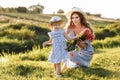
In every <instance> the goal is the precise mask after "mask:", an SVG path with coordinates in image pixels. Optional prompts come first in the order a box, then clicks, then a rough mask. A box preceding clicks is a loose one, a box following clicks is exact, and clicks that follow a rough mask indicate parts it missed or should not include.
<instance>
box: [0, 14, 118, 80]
mask: <svg viewBox="0 0 120 80" xmlns="http://www.w3.org/2000/svg"><path fill="white" fill-rule="evenodd" d="M52 15H53V14H21V13H0V80H119V79H120V55H119V52H120V41H119V40H120V21H116V20H106V19H105V20H103V19H102V18H100V19H99V20H98V18H96V17H93V16H92V17H90V16H89V18H88V20H89V21H90V22H91V24H92V25H93V27H94V31H95V35H96V38H95V40H94V41H93V42H92V45H93V47H94V49H95V54H94V56H93V59H92V62H91V67H90V68H85V67H78V68H75V69H70V68H69V69H66V70H64V71H63V72H62V78H60V79H57V78H56V77H55V75H54V73H53V64H51V63H50V62H48V61H47V59H48V55H49V52H50V49H51V47H47V48H44V49H43V48H41V44H42V42H43V41H45V40H48V36H47V32H48V31H50V30H49V28H48V22H49V21H48V20H49V19H50V17H51V16H52ZM54 15H55V14H54ZM60 16H61V17H62V18H63V19H64V20H65V21H66V18H65V16H64V15H60ZM63 27H64V25H63Z"/></svg>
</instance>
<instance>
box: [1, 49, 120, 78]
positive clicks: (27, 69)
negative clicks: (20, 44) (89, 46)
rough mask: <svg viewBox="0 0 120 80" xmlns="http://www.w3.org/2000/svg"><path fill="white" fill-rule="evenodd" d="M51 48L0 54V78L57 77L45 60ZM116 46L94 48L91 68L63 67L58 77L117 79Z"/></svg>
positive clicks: (119, 64)
mask: <svg viewBox="0 0 120 80" xmlns="http://www.w3.org/2000/svg"><path fill="white" fill-rule="evenodd" d="M50 49H51V47H48V48H44V49H40V48H34V49H33V50H32V51H28V52H26V53H24V54H23V53H21V54H17V55H14V54H12V55H8V54H5V53H3V54H4V56H1V57H0V65H1V66H0V79H2V80H57V79H56V78H55V75H54V73H53V70H54V69H53V64H51V63H50V62H48V61H47V58H48V55H49V52H50ZM119 52H120V47H118V48H108V49H97V50H96V51H95V54H94V56H93V59H92V62H91V67H90V68H85V67H78V68H75V69H66V70H64V71H63V72H62V75H63V78H61V79H60V80H118V79H119V78H120V76H119V75H120V55H119Z"/></svg>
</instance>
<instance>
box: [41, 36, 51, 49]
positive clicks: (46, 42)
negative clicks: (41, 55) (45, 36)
mask: <svg viewBox="0 0 120 80" xmlns="http://www.w3.org/2000/svg"><path fill="white" fill-rule="evenodd" d="M47 45H52V38H50V39H49V40H48V41H45V42H43V44H42V46H43V47H46V46H47Z"/></svg>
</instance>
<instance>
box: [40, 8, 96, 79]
mask: <svg viewBox="0 0 120 80" xmlns="http://www.w3.org/2000/svg"><path fill="white" fill-rule="evenodd" d="M66 17H67V19H68V23H67V25H66V27H65V29H61V25H62V22H63V20H62V18H61V17H59V16H53V17H52V18H51V19H50V21H49V26H50V29H51V32H48V35H49V40H48V41H45V42H43V44H42V45H43V47H46V46H47V45H52V49H51V52H50V54H49V57H48V61H50V62H51V63H53V64H54V69H55V72H54V73H55V74H56V77H57V78H59V77H61V71H62V70H64V69H65V68H67V67H71V68H75V67H78V66H85V67H90V62H91V60H92V57H93V53H94V50H93V47H92V45H91V42H92V41H93V40H94V31H93V29H92V26H91V24H90V23H89V22H88V21H87V20H86V17H85V13H84V12H83V11H82V9H80V8H77V7H74V8H72V10H71V11H69V12H68V13H67V14H66ZM84 34H85V35H86V36H85V39H84V40H83V39H80V38H79V37H80V36H78V35H84ZM67 40H74V41H76V42H75V46H77V48H78V49H74V50H72V51H67V50H66V48H67V47H68V46H67V45H66V41H67ZM69 47H70V46H69ZM62 61H63V62H64V64H63V66H62V68H61V62H62Z"/></svg>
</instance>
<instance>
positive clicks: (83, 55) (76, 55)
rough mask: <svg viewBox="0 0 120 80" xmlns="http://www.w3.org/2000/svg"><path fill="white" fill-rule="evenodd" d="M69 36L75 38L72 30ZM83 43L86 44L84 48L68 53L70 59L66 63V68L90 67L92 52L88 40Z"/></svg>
mask: <svg viewBox="0 0 120 80" xmlns="http://www.w3.org/2000/svg"><path fill="white" fill-rule="evenodd" d="M69 36H70V37H73V36H75V34H74V31H73V29H71V31H70V35H69ZM84 42H85V43H86V44H87V47H86V48H84V49H81V48H79V49H78V50H73V51H71V52H69V55H70V58H69V59H68V60H67V61H66V64H67V66H68V67H78V66H85V67H89V66H90V61H91V59H92V56H93V53H94V50H93V47H92V45H91V44H90V41H89V40H85V41H84Z"/></svg>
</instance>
